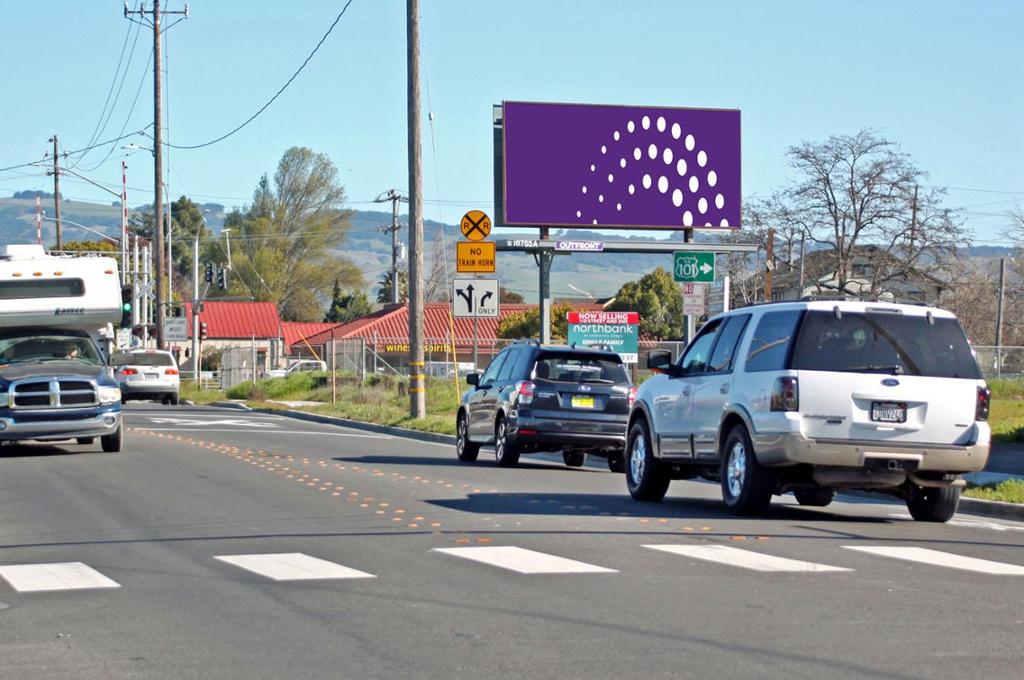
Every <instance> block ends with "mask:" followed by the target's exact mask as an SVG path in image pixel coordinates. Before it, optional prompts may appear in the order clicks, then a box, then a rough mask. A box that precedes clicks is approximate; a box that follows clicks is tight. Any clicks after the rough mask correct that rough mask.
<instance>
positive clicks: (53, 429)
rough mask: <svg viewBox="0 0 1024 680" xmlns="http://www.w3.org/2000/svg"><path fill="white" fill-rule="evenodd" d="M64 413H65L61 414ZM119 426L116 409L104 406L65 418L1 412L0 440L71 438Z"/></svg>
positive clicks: (98, 432)
mask: <svg viewBox="0 0 1024 680" xmlns="http://www.w3.org/2000/svg"><path fill="white" fill-rule="evenodd" d="M61 415H64V414H61ZM120 426H121V412H120V411H119V410H112V409H110V410H105V411H101V412H99V413H93V414H86V415H83V416H82V417H81V418H74V419H68V420H30V421H25V420H19V419H18V418H12V417H8V416H0V441H17V440H22V439H35V440H40V441H45V440H48V439H71V438H74V437H101V436H103V435H108V434H113V433H114V432H116V431H117V428H118V427H120Z"/></svg>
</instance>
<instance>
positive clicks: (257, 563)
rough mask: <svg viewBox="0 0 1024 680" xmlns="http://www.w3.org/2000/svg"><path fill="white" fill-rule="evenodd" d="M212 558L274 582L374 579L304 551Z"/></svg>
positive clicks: (217, 556) (372, 576)
mask: <svg viewBox="0 0 1024 680" xmlns="http://www.w3.org/2000/svg"><path fill="white" fill-rule="evenodd" d="M215 559H218V560H220V561H221V562H226V563H228V564H232V565H234V566H236V567H239V568H241V569H245V570H246V571H251V572H253V573H254V574H259V575H260V576H266V577H267V578H269V579H272V580H274V581H314V580H324V579H343V578H376V576H374V575H373V574H367V573H366V572H365V571H359V570H358V569H352V568H351V567H346V566H344V565H341V564H336V563H334V562H328V561H327V560H322V559H320V558H318V557H310V556H309V555H304V554H303V553H267V554H263V555H216V556H215Z"/></svg>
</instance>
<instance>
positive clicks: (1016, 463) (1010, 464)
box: [985, 442, 1024, 479]
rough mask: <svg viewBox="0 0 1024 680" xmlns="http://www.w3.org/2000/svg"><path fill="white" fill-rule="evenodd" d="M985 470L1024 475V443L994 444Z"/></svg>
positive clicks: (1011, 475) (1016, 475) (1008, 475)
mask: <svg viewBox="0 0 1024 680" xmlns="http://www.w3.org/2000/svg"><path fill="white" fill-rule="evenodd" d="M985 472H986V473H996V474H1001V475H1005V477H1004V479H1005V478H1006V477H1024V443H1017V442H1015V443H1012V444H993V445H992V452H991V453H990V454H989V457H988V465H987V466H985Z"/></svg>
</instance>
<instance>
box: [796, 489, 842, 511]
mask: <svg viewBox="0 0 1024 680" xmlns="http://www.w3.org/2000/svg"><path fill="white" fill-rule="evenodd" d="M793 496H794V497H795V498H796V502H797V503H799V504H800V505H806V506H807V507H809V508H823V507H825V506H826V505H828V504H829V503H831V502H832V499H834V498H835V497H836V490H835V489H833V488H831V487H828V486H819V487H817V488H814V489H799V490H797V491H794V492H793Z"/></svg>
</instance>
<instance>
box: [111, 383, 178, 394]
mask: <svg viewBox="0 0 1024 680" xmlns="http://www.w3.org/2000/svg"><path fill="white" fill-rule="evenodd" d="M179 384H180V383H177V382H174V381H173V380H133V381H129V382H123V383H121V384H120V387H121V394H125V395H133V394H167V393H169V392H177V391H178V386H179Z"/></svg>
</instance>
